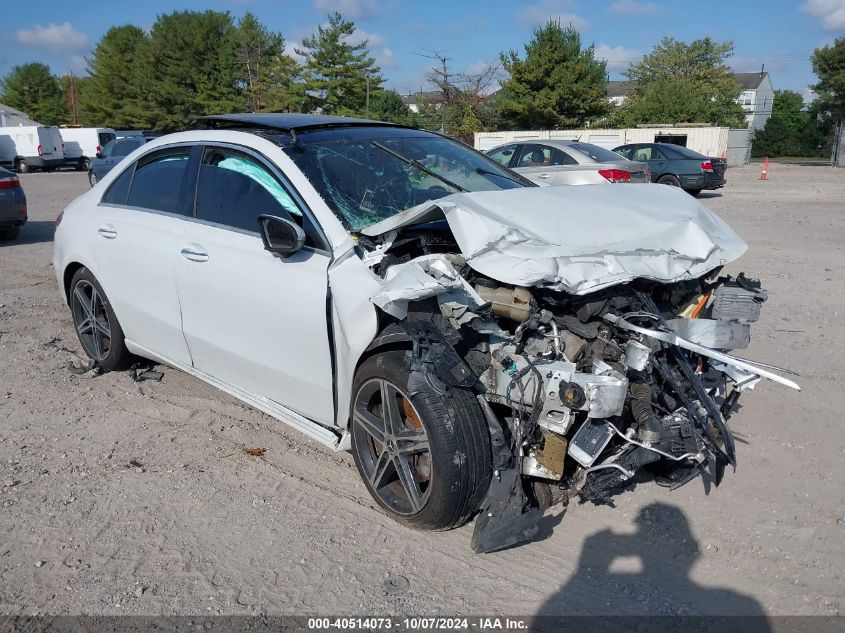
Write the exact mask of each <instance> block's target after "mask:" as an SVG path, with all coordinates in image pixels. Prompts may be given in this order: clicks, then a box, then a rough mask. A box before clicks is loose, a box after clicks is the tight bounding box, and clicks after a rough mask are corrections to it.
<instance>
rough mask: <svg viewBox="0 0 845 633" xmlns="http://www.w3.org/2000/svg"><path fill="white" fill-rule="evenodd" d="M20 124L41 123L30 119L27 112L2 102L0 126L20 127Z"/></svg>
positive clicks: (0, 105) (0, 104) (0, 106)
mask: <svg viewBox="0 0 845 633" xmlns="http://www.w3.org/2000/svg"><path fill="white" fill-rule="evenodd" d="M20 125H41V124H40V123H38V122H37V121H33V120H32V119H30V118H29V117H28V116H27V115H26V113H25V112H21V111H20V110H15V109H14V108H11V107H9V106H7V105H3V104H2V103H0V127H18V126H20Z"/></svg>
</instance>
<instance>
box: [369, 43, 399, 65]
mask: <svg viewBox="0 0 845 633" xmlns="http://www.w3.org/2000/svg"><path fill="white" fill-rule="evenodd" d="M373 57H374V58H375V60H376V64H378V65H379V66H380V67H381V68H395V67H396V56H395V55H394V54H393V51H392V50H391V49H389V48H381V49H379V50H376V51H373Z"/></svg>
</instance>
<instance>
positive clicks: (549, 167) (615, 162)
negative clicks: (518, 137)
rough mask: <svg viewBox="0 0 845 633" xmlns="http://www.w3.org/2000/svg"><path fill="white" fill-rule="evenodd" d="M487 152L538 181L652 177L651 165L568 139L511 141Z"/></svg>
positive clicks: (640, 179) (632, 180)
mask: <svg viewBox="0 0 845 633" xmlns="http://www.w3.org/2000/svg"><path fill="white" fill-rule="evenodd" d="M487 155H488V156H490V158H492V159H493V160H495V161H496V162H498V163H501V164H502V165H504V166H505V167H509V168H510V169H513V170H514V171H515V172H517V173H518V174H521V175H522V176H525V177H526V178H528V179H529V180H531V181H532V182H536V183H537V184H538V185H599V184H607V183H614V184H616V183H619V184H621V183H645V182H650V181H651V175H650V174H649V173H648V165H646V164H645V163H642V162H638V161H633V160H628V159H627V158H624V157H623V156H619V155H618V154H614V153H613V152H611V151H610V150H609V149H605V148H603V147H599V146H598V145H593V144H592V143H582V142H581V141H571V140H565V139H549V140H531V141H521V142H518V143H508V144H507V145H501V146H499V147H496V148H493V149H491V150H488V151H487Z"/></svg>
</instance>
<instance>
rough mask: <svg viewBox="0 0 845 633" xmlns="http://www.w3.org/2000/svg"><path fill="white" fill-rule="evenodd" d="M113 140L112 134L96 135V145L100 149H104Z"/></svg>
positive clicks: (101, 133) (102, 133)
mask: <svg viewBox="0 0 845 633" xmlns="http://www.w3.org/2000/svg"><path fill="white" fill-rule="evenodd" d="M113 140H115V135H114V133H113V132H99V133H98V135H97V144H98V145H99V146H100V147H104V146H106V145H108V144H109V143H111V142H112V141H113Z"/></svg>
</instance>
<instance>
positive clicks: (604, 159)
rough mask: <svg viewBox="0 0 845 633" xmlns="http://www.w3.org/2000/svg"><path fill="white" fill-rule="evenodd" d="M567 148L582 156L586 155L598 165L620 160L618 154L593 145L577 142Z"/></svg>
mask: <svg viewBox="0 0 845 633" xmlns="http://www.w3.org/2000/svg"><path fill="white" fill-rule="evenodd" d="M567 147H571V148H572V149H574V150H577V151H579V152H581V153H582V154H586V155H587V156H589V157H590V158H592V159H593V160H594V161H596V162H598V163H610V162H613V161H617V160H619V155H618V154H614V153H613V152H611V151H610V150H609V149H605V148H603V147H599V146H598V145H593V144H592V143H579V142H575V143H570V144H569V145H567Z"/></svg>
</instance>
